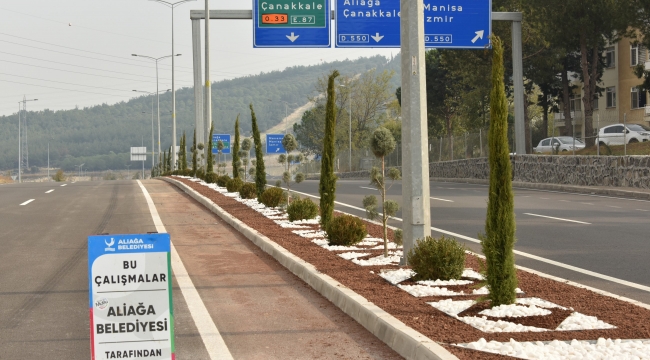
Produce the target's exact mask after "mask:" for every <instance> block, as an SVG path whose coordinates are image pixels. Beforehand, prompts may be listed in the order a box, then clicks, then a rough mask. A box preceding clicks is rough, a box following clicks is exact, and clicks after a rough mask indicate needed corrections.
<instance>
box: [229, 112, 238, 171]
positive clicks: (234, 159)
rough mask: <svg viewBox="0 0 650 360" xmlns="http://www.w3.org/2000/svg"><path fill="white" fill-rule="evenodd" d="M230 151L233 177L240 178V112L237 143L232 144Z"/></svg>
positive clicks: (236, 131) (236, 121) (236, 136)
mask: <svg viewBox="0 0 650 360" xmlns="http://www.w3.org/2000/svg"><path fill="white" fill-rule="evenodd" d="M230 153H231V154H232V178H233V179H237V178H239V166H238V165H237V164H238V162H239V114H237V120H235V143H234V144H232V147H231V150H230Z"/></svg>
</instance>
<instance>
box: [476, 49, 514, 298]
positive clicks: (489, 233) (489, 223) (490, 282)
mask: <svg viewBox="0 0 650 360" xmlns="http://www.w3.org/2000/svg"><path fill="white" fill-rule="evenodd" d="M492 49H493V50H492V51H493V54H492V92H491V94H490V130H489V133H488V143H489V145H488V149H489V154H488V161H489V164H490V192H489V195H488V206H487V216H486V219H485V236H481V247H482V249H483V254H485V262H486V265H487V269H486V283H487V288H488V289H489V290H490V294H489V295H488V298H489V299H490V300H491V306H493V307H494V306H499V305H503V304H514V302H515V298H516V295H517V294H516V292H515V289H516V288H517V273H516V270H515V256H514V253H513V250H514V245H515V213H514V194H513V192H512V178H511V176H512V169H511V167H510V155H509V153H510V150H509V148H508V104H507V101H506V93H505V86H504V84H503V72H504V70H503V45H502V43H501V40H500V39H499V38H498V37H496V36H494V37H493V39H492Z"/></svg>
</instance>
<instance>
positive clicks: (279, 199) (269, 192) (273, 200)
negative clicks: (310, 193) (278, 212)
mask: <svg viewBox="0 0 650 360" xmlns="http://www.w3.org/2000/svg"><path fill="white" fill-rule="evenodd" d="M286 198H287V197H286V196H284V191H283V190H282V189H281V188H278V187H272V188H268V189H266V190H264V192H263V193H262V196H260V202H261V203H262V204H264V205H266V206H267V207H277V206H279V205H280V204H283V203H284V202H285V201H286Z"/></svg>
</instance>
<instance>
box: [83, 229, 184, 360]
mask: <svg viewBox="0 0 650 360" xmlns="http://www.w3.org/2000/svg"><path fill="white" fill-rule="evenodd" d="M170 248H171V242H170V237H169V234H129V235H96V236H89V237H88V289H89V300H90V303H89V305H90V345H91V353H92V359H115V358H136V357H148V358H154V359H174V356H175V354H174V353H175V348H174V308H173V305H172V279H171V275H172V273H171V257H170Z"/></svg>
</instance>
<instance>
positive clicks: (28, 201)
mask: <svg viewBox="0 0 650 360" xmlns="http://www.w3.org/2000/svg"><path fill="white" fill-rule="evenodd" d="M34 200H36V199H29V200H27V201H25V202H24V203H22V204H20V206H24V205H27V204H29V203H30V202H32V201H34Z"/></svg>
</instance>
